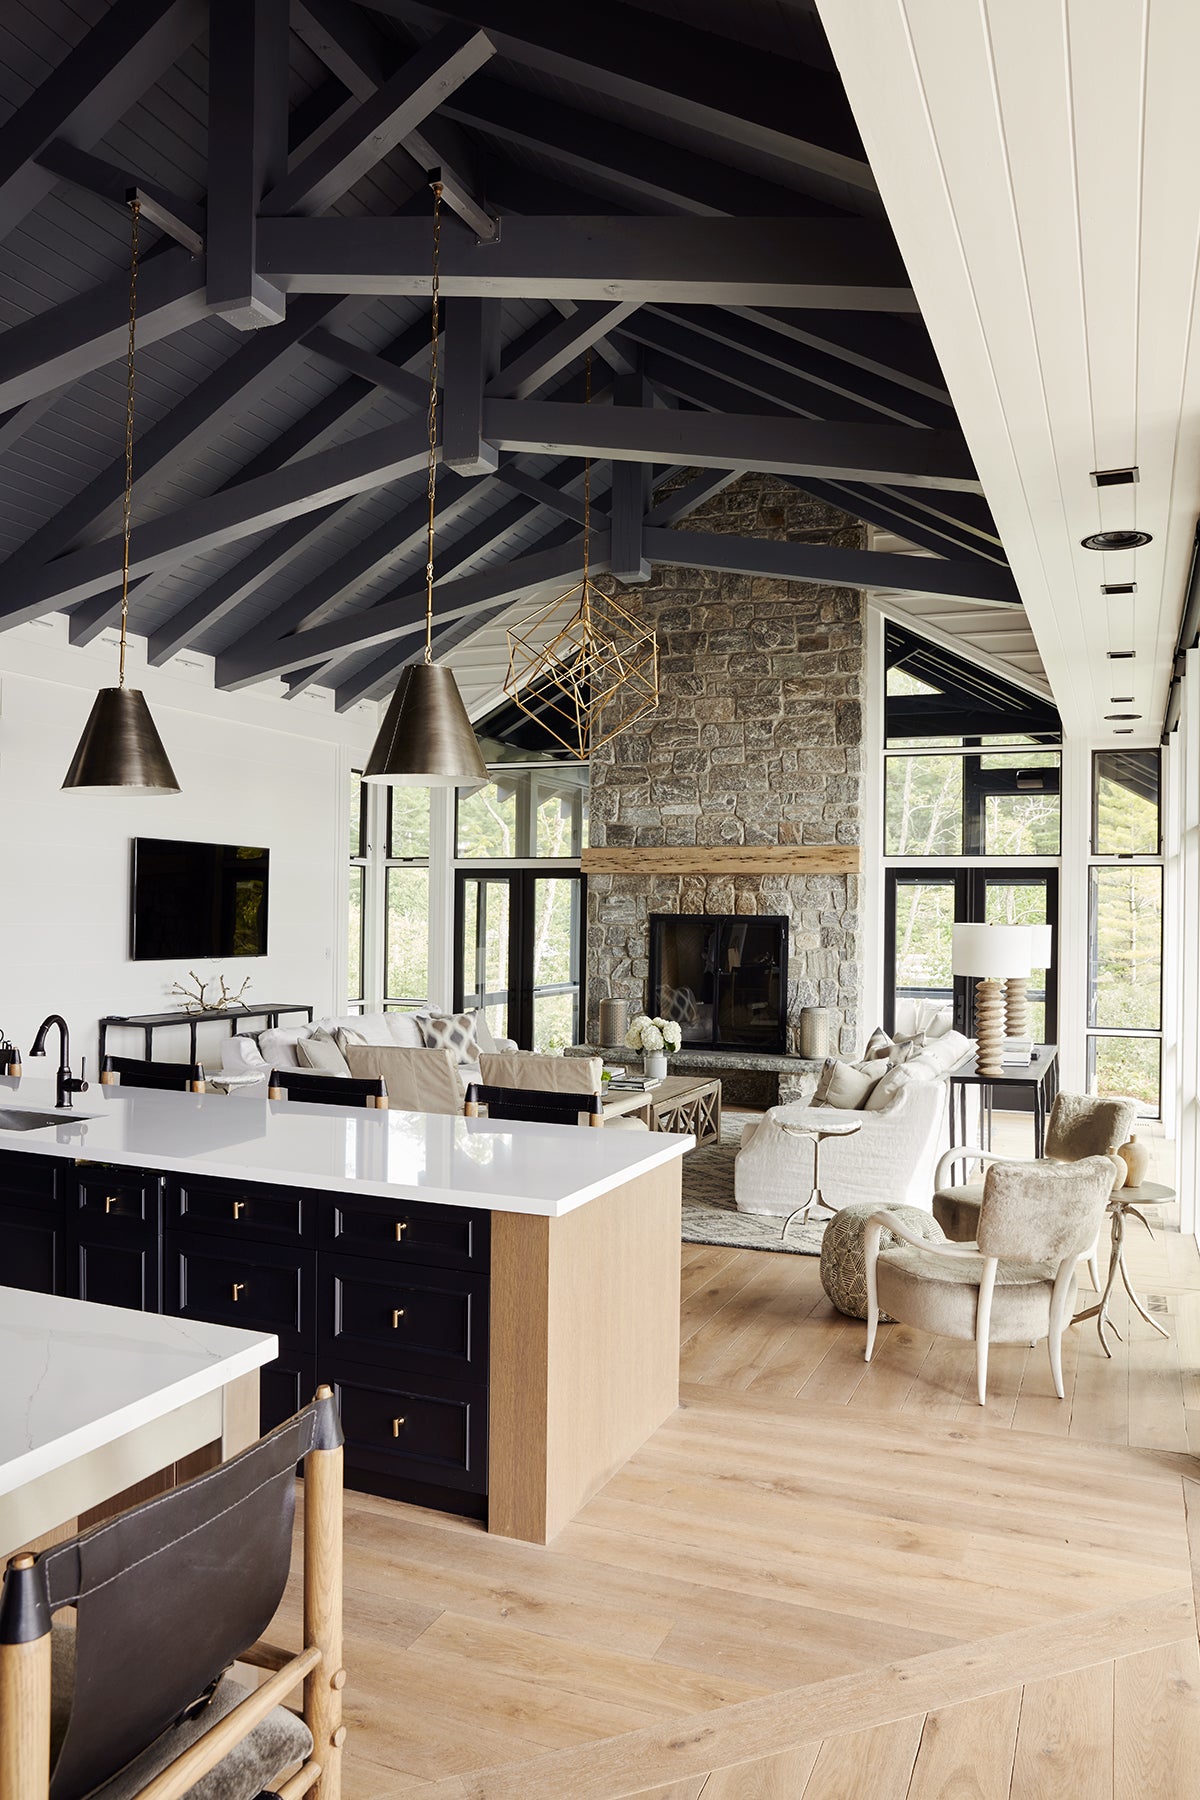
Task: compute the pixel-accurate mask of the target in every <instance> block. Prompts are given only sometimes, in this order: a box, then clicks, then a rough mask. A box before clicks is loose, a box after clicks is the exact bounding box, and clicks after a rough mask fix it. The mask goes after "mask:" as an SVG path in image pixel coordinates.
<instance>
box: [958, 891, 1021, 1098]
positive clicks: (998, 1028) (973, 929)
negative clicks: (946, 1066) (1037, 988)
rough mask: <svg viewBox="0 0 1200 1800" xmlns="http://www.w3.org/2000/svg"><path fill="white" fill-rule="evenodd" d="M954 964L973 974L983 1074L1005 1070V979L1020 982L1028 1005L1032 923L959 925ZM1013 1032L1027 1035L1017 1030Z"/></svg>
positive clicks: (961, 971)
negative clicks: (975, 983) (1001, 986)
mask: <svg viewBox="0 0 1200 1800" xmlns="http://www.w3.org/2000/svg"><path fill="white" fill-rule="evenodd" d="M951 966H952V968H953V971H954V973H955V974H956V975H973V976H975V977H976V979H977V982H978V985H977V987H976V989H975V1042H976V1062H977V1067H978V1069H979V1073H980V1074H981V1075H1002V1074H1003V1073H1004V1060H1003V1059H1004V1037H1005V1024H1004V1018H1003V1010H1004V1009H1003V1005H1002V1001H1001V994H1000V983H1001V982H1002V981H1006V982H1010V983H1011V982H1013V981H1017V982H1019V983H1020V990H1021V1003H1022V1005H1023V1004H1024V997H1025V983H1026V982H1027V981H1028V979H1029V973H1030V970H1031V968H1032V967H1033V965H1032V963H1031V961H1030V943H1029V927H1028V925H955V927H954V934H953V947H952V951H951ZM1009 1035H1011V1036H1022V1037H1023V1036H1024V1035H1025V1034H1024V1032H1023V1031H1021V1032H1014V1031H1013V1030H1012V1027H1011V1024H1010V1026H1009Z"/></svg>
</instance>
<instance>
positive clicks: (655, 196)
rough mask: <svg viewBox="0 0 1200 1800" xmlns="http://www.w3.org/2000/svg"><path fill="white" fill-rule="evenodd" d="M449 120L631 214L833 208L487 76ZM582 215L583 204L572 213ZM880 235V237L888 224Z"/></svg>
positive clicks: (454, 104)
mask: <svg viewBox="0 0 1200 1800" xmlns="http://www.w3.org/2000/svg"><path fill="white" fill-rule="evenodd" d="M445 110H446V113H447V116H448V117H449V118H452V119H457V120H458V121H459V123H460V124H463V125H467V126H470V127H471V129H472V130H474V131H478V132H480V133H482V135H483V136H484V137H485V138H488V139H489V140H491V141H492V142H495V143H498V144H504V145H511V146H515V147H516V148H517V149H519V150H524V151H532V152H533V153H534V154H535V155H536V156H538V157H539V158H543V159H547V160H549V161H550V162H552V163H553V164H554V165H555V166H556V167H557V168H560V169H563V170H567V171H569V172H570V174H571V175H572V176H573V177H575V178H576V179H578V180H581V181H582V182H583V183H584V185H585V186H587V184H588V183H594V184H595V185H596V186H597V187H598V188H599V189H600V191H601V192H602V193H610V192H611V191H613V190H614V189H615V190H616V191H617V192H618V193H620V194H621V195H622V196H623V197H624V198H625V200H626V203H627V204H628V205H629V206H630V210H633V211H637V210H639V209H640V208H642V207H644V206H645V205H646V204H647V202H648V203H649V204H650V205H652V206H664V207H668V208H671V209H672V210H674V211H678V212H686V213H696V214H699V215H700V216H702V217H705V216H706V217H721V216H723V215H724V216H728V217H731V218H739V217H744V216H745V215H746V213H747V212H750V211H753V212H755V213H757V214H760V215H761V214H768V213H769V214H772V215H776V216H779V217H788V216H793V217H797V218H801V217H802V218H819V217H822V216H826V217H828V216H831V215H832V214H833V213H834V212H835V210H836V209H835V208H834V207H832V206H829V205H828V204H826V203H825V202H823V201H820V200H816V199H814V198H813V197H812V196H811V195H808V194H798V193H796V192H794V191H793V190H792V189H791V188H786V187H783V186H782V185H781V184H780V183H779V182H776V181H767V180H764V179H763V178H761V177H760V176H758V175H756V176H755V177H754V178H753V179H751V178H750V177H748V176H747V175H744V174H743V173H742V172H741V171H740V170H738V169H733V168H730V166H729V165H728V163H722V162H716V161H713V160H712V159H710V158H709V157H705V156H697V155H696V154H695V153H694V152H693V151H691V150H682V149H680V147H679V146H678V145H677V144H672V143H670V142H669V141H668V140H667V139H665V138H657V137H651V136H648V135H646V134H645V133H643V132H641V131H635V130H632V129H631V128H630V127H629V126H627V125H616V124H613V123H612V121H611V120H608V119H601V118H597V117H596V116H595V115H594V114H593V113H584V112H578V111H576V110H575V109H574V108H573V107H569V106H563V105H562V104H561V103H560V102H559V101H557V100H553V99H551V98H549V96H547V95H545V94H538V95H537V96H536V98H535V97H533V96H531V95H530V94H528V93H527V92H525V91H524V90H523V89H521V88H515V87H512V86H510V85H508V84H507V83H505V82H501V81H496V80H493V79H491V78H487V79H484V80H481V81H473V82H472V83H471V85H470V87H469V88H467V89H466V90H465V91H464V92H462V93H460V94H456V95H455V96H454V98H453V99H452V100H450V101H449V102H448V103H447V105H446V109H445ZM578 210H579V211H580V212H586V211H587V210H588V209H587V206H586V204H585V205H582V206H580V207H579V208H578ZM878 229H879V232H880V235H881V236H886V234H887V226H886V225H885V224H883V223H882V222H881V223H880V225H879V227H878Z"/></svg>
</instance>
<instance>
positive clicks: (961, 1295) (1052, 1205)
mask: <svg viewBox="0 0 1200 1800" xmlns="http://www.w3.org/2000/svg"><path fill="white" fill-rule="evenodd" d="M1112 1181H1113V1169H1112V1163H1111V1162H1110V1161H1109V1159H1108V1158H1107V1157H1106V1156H1088V1157H1084V1158H1083V1159H1082V1161H1080V1162H1071V1163H1057V1162H1049V1161H1038V1162H1026V1163H1003V1162H995V1163H993V1164H992V1165H991V1167H990V1168H989V1169H988V1171H987V1174H986V1175H985V1176H984V1180H983V1196H982V1199H981V1201H980V1206H979V1218H978V1222H977V1233H978V1234H977V1238H976V1241H975V1243H973V1244H964V1243H941V1244H937V1243H929V1242H928V1241H926V1240H925V1239H924V1238H920V1237H918V1236H917V1235H916V1234H915V1233H914V1232H913V1231H912V1230H911V1229H910V1228H909V1226H908V1225H907V1224H905V1222H904V1220H903V1219H901V1218H899V1217H898V1216H897V1215H896V1214H895V1213H890V1212H877V1213H873V1214H872V1215H871V1217H870V1218H869V1219H868V1221H867V1229H866V1240H865V1244H864V1254H865V1259H866V1273H867V1348H866V1356H867V1361H868V1362H870V1360H871V1355H872V1353H873V1351H874V1348H875V1334H876V1331H877V1330H878V1327H879V1317H880V1313H881V1311H882V1312H886V1313H887V1314H888V1315H889V1317H891V1318H893V1319H896V1320H898V1321H899V1322H900V1323H902V1324H905V1325H911V1326H913V1327H915V1328H916V1329H917V1330H918V1331H929V1332H933V1333H934V1334H935V1335H936V1336H938V1337H950V1338H959V1339H966V1340H968V1341H973V1342H974V1344H975V1370H976V1378H977V1383H978V1391H979V1404H980V1406H984V1405H986V1403H987V1364H988V1346H989V1344H1021V1343H1036V1342H1037V1341H1038V1340H1039V1339H1040V1338H1046V1339H1047V1341H1048V1349H1049V1353H1050V1372H1051V1374H1052V1375H1053V1377H1054V1391H1055V1393H1056V1394H1057V1395H1058V1397H1059V1399H1060V1400H1061V1399H1062V1398H1063V1381H1062V1334H1063V1330H1064V1328H1065V1326H1066V1325H1067V1324H1068V1323H1069V1321H1070V1318H1071V1313H1072V1311H1073V1308H1074V1301H1075V1293H1076V1285H1077V1284H1076V1264H1077V1263H1078V1261H1079V1258H1080V1257H1081V1256H1083V1255H1085V1254H1086V1252H1087V1250H1088V1247H1089V1245H1091V1244H1093V1243H1094V1242H1095V1240H1096V1236H1097V1234H1098V1232H1099V1230H1100V1224H1101V1221H1102V1219H1103V1217H1104V1210H1105V1208H1106V1206H1107V1205H1108V1200H1109V1196H1110V1194H1111V1193H1112ZM885 1230H887V1231H890V1232H892V1233H893V1234H894V1235H895V1237H897V1238H898V1239H899V1240H900V1242H899V1243H897V1244H895V1245H893V1246H891V1247H889V1248H888V1249H886V1250H884V1249H881V1248H880V1240H881V1238H882V1236H883V1233H884V1231H885Z"/></svg>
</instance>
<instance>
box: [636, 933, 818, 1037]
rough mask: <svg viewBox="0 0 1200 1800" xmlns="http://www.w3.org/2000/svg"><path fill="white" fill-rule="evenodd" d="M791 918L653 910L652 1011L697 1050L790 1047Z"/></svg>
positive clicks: (651, 937) (651, 942)
mask: <svg viewBox="0 0 1200 1800" xmlns="http://www.w3.org/2000/svg"><path fill="white" fill-rule="evenodd" d="M787 961H788V920H787V919H786V918H784V917H783V916H782V915H779V914H759V913H749V914H743V913H651V915H650V1010H651V1012H652V1013H657V1014H660V1015H661V1016H662V1017H663V1018H664V1019H675V1020H676V1021H677V1022H678V1024H679V1027H680V1029H681V1031H682V1033H683V1042H684V1044H685V1045H690V1046H692V1047H694V1048H696V1049H708V1050H760V1051H762V1052H763V1053H764V1054H767V1055H781V1054H783V1053H784V1052H785V1051H786V1050H787Z"/></svg>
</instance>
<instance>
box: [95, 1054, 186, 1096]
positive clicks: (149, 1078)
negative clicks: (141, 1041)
mask: <svg viewBox="0 0 1200 1800" xmlns="http://www.w3.org/2000/svg"><path fill="white" fill-rule="evenodd" d="M204 1085H205V1084H204V1070H203V1069H202V1068H201V1067H200V1064H199V1063H160V1062H146V1061H144V1060H143V1059H142V1058H140V1057H137V1056H106V1057H105V1058H104V1062H103V1063H102V1065H101V1068H100V1086H101V1087H141V1088H166V1089H169V1090H172V1091H173V1092H175V1093H177V1094H202V1093H203V1092H204Z"/></svg>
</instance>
